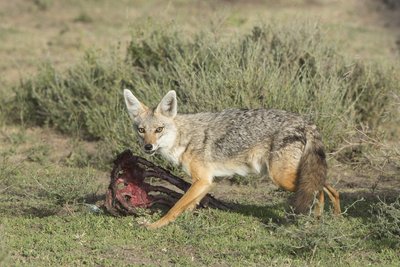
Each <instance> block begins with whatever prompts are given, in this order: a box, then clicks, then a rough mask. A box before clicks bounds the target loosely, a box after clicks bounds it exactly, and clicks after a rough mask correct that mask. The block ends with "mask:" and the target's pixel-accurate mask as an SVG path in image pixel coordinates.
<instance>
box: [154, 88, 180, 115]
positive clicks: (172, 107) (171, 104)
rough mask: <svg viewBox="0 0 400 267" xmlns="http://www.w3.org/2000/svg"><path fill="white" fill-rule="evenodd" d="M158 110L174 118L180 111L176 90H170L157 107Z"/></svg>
mask: <svg viewBox="0 0 400 267" xmlns="http://www.w3.org/2000/svg"><path fill="white" fill-rule="evenodd" d="M156 112H158V113H160V114H162V115H164V116H166V117H171V118H174V117H175V116H176V113H177V112H178V101H177V100H176V93H175V91H174V90H171V91H169V92H168V93H167V94H166V95H165V96H164V98H163V99H162V100H161V102H160V104H158V106H157V108H156Z"/></svg>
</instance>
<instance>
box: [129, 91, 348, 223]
mask: <svg viewBox="0 0 400 267" xmlns="http://www.w3.org/2000/svg"><path fill="white" fill-rule="evenodd" d="M124 96H125V102H126V106H127V108H128V113H129V115H130V117H131V118H132V120H133V124H134V128H135V129H136V130H137V133H138V138H139V140H140V142H141V144H142V146H143V147H144V150H145V152H146V153H149V154H151V155H152V154H154V153H156V152H157V153H160V154H161V155H162V156H163V157H164V158H166V159H167V160H169V161H170V162H172V163H174V164H176V165H180V166H181V167H182V169H183V170H184V171H185V172H186V173H188V174H189V175H190V176H191V177H192V186H191V187H190V188H189V189H188V191H187V192H186V193H185V194H184V195H183V197H182V198H181V199H180V200H179V201H178V202H177V203H176V204H175V205H174V206H173V207H172V208H171V209H170V210H169V211H168V212H167V214H166V215H165V216H164V217H162V218H161V219H160V220H158V221H157V222H155V223H152V224H150V225H148V226H147V227H148V228H149V229H155V228H159V227H162V226H164V225H167V224H168V223H170V222H172V221H174V220H175V219H176V217H177V216H179V215H180V214H181V213H182V212H184V211H185V210H192V209H193V208H194V207H196V205H197V204H198V203H199V202H200V201H201V199H202V198H203V197H204V195H206V194H207V192H208V191H209V190H210V188H211V186H212V183H213V178H214V177H217V176H230V175H233V174H239V175H247V174H261V175H266V174H269V176H270V177H271V178H272V180H273V181H274V182H275V184H277V185H278V186H280V187H281V188H283V189H285V190H288V191H291V192H294V197H293V203H292V204H293V207H294V208H295V211H296V212H301V213H307V212H308V211H309V210H310V208H311V206H312V205H313V203H314V202H315V198H316V197H317V201H316V205H315V208H314V211H315V215H316V216H320V215H321V214H322V211H323V207H324V192H326V193H327V194H328V196H329V198H330V199H331V201H332V202H333V203H334V211H335V214H339V213H340V202H339V194H338V193H337V192H336V190H334V189H333V188H332V187H331V186H330V185H328V184H327V183H326V173H327V164H326V160H325V153H324V148H323V144H322V141H321V137H320V136H319V133H318V131H317V129H316V127H315V125H313V124H312V123H310V122H308V121H307V120H304V119H303V118H301V117H300V116H298V115H297V114H293V113H289V112H286V111H282V110H264V109H258V110H235V109H232V110H225V111H222V112H220V113H197V114H182V115H180V114H177V99H176V93H175V92H174V91H170V92H168V94H167V95H165V96H164V98H163V99H162V100H161V102H160V103H159V104H158V106H157V107H156V108H155V109H149V108H147V107H146V106H145V105H144V104H142V103H140V102H139V100H137V98H136V97H135V96H134V95H133V94H132V93H131V92H130V91H129V90H125V91H124ZM160 127H161V128H160ZM157 129H162V131H158V130H157ZM139 130H140V131H139ZM149 147H150V149H149Z"/></svg>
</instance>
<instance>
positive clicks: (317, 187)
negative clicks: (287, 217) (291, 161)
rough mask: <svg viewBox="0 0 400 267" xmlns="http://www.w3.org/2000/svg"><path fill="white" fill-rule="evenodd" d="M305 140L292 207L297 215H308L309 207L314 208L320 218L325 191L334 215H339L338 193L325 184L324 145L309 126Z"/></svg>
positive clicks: (314, 130)
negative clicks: (331, 204)
mask: <svg viewBox="0 0 400 267" xmlns="http://www.w3.org/2000/svg"><path fill="white" fill-rule="evenodd" d="M306 140H307V141H306V146H305V148H304V152H303V155H302V157H301V159H300V163H299V167H298V179H297V184H296V189H297V190H296V192H295V195H294V199H293V203H292V205H293V206H294V208H295V211H296V212H298V213H309V212H310V209H311V207H312V206H315V214H316V216H320V215H321V213H322V211H323V207H324V191H325V192H326V193H327V195H328V196H329V198H330V200H331V201H332V203H333V206H334V213H335V214H339V213H340V202H339V193H338V192H337V191H336V190H335V189H334V188H333V187H332V186H330V185H328V184H327V183H326V176H327V163H326V156H325V152H324V145H323V143H322V140H321V137H320V135H319V133H318V132H317V130H316V128H315V126H310V128H309V129H308V130H307V133H306ZM315 200H317V201H316V202H315ZM314 203H315V205H313V204H314Z"/></svg>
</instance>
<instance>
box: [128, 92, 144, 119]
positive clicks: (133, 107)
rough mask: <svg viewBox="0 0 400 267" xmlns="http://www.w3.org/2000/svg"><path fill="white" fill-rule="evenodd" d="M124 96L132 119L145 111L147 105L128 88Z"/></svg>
mask: <svg viewBox="0 0 400 267" xmlns="http://www.w3.org/2000/svg"><path fill="white" fill-rule="evenodd" d="M124 98H125V104H126V107H127V108H128V113H129V116H130V117H131V118H132V119H134V118H135V117H137V116H138V115H139V114H140V113H142V112H143V111H145V109H146V106H145V105H143V104H142V103H140V101H139V100H138V99H137V98H136V97H135V96H134V95H133V94H132V92H131V91H129V90H128V89H124Z"/></svg>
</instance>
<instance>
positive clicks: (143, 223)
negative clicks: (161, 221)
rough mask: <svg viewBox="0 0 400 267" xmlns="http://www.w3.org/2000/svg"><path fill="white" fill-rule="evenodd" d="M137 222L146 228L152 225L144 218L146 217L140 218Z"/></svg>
mask: <svg viewBox="0 0 400 267" xmlns="http://www.w3.org/2000/svg"><path fill="white" fill-rule="evenodd" d="M136 222H137V223H138V224H139V225H140V226H142V227H146V228H147V226H149V225H150V222H149V221H148V220H147V219H146V218H144V217H139V218H137V219H136Z"/></svg>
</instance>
